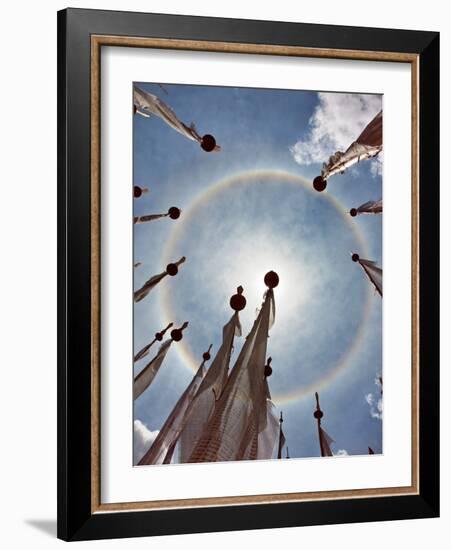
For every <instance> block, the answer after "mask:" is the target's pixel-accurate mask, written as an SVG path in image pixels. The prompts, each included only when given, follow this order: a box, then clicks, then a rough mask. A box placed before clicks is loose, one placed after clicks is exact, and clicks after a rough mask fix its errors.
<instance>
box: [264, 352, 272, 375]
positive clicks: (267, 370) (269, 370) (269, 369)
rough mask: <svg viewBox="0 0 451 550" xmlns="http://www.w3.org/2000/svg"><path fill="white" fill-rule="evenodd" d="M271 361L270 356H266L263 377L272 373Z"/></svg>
mask: <svg viewBox="0 0 451 550" xmlns="http://www.w3.org/2000/svg"><path fill="white" fill-rule="evenodd" d="M271 361H272V357H268V359H267V361H266V365H265V378H269V377H270V376H271V374H272V367H271Z"/></svg>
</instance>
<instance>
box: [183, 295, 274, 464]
mask: <svg viewBox="0 0 451 550" xmlns="http://www.w3.org/2000/svg"><path fill="white" fill-rule="evenodd" d="M274 310H275V308H274V293H273V290H272V289H269V290H268V291H267V292H266V294H265V298H264V302H263V305H262V307H261V309H260V312H259V314H258V316H257V319H256V320H255V322H254V325H253V327H252V330H251V332H250V333H249V334H248V336H247V338H246V341H245V343H244V345H243V347H242V349H241V351H240V354H239V356H238V358H237V360H236V363H235V365H234V367H233V369H232V371H231V373H230V376H229V378H228V380H227V383H226V385H225V388H224V390H223V392H222V394H221V396H220V397H219V400H218V401H217V403H216V406H215V409H214V411H213V414H212V416H211V418H210V420H209V421H208V423H207V425H206V426H205V429H204V430H203V432H202V434H201V436H200V437H199V440H198V441H197V443H196V445H195V447H194V450H193V452H192V454H191V456H190V458H189V462H217V461H227V460H251V459H255V458H257V457H258V455H259V453H258V445H259V435H260V434H261V433H262V432H263V431H264V430H265V429H266V428H267V425H268V406H267V399H269V397H270V396H269V390H268V384H267V380H266V378H265V376H264V371H265V362H266V348H267V339H268V331H269V329H270V327H271V326H272V322H273V320H274ZM276 433H277V432H276Z"/></svg>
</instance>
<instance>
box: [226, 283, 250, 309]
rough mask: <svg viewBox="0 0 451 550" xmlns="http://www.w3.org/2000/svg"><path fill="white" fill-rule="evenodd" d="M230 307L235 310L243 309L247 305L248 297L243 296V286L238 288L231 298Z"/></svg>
mask: <svg viewBox="0 0 451 550" xmlns="http://www.w3.org/2000/svg"><path fill="white" fill-rule="evenodd" d="M230 307H231V308H232V309H234V310H235V311H242V310H243V309H244V308H245V307H246V298H245V297H244V296H243V287H242V286H241V285H240V286H239V287H238V288H237V289H236V294H234V295H233V296H232V297H231V298H230Z"/></svg>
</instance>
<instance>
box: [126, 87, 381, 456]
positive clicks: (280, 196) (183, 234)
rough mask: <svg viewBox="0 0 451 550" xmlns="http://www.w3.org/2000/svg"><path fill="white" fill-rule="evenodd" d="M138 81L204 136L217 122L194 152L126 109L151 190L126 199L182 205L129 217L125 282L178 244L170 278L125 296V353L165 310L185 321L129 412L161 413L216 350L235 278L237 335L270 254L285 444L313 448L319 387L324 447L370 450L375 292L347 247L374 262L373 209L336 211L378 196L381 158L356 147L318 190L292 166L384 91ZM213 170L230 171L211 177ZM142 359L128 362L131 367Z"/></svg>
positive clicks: (357, 123)
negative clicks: (147, 219) (133, 221)
mask: <svg viewBox="0 0 451 550" xmlns="http://www.w3.org/2000/svg"><path fill="white" fill-rule="evenodd" d="M138 85H139V86H140V87H141V88H143V89H145V90H147V91H149V92H151V93H154V94H156V95H158V96H159V97H160V98H161V99H162V100H163V101H164V102H166V103H167V104H168V105H169V106H170V107H171V108H172V109H173V110H174V111H175V113H176V114H177V116H178V117H179V119H180V120H182V121H183V122H185V123H186V124H190V123H191V122H194V123H195V125H196V128H197V130H198V132H199V133H200V134H201V135H203V134H205V133H210V134H213V135H214V136H215V137H216V140H217V142H218V143H219V144H220V145H221V147H222V151H221V152H219V153H206V152H204V151H203V150H202V149H201V148H200V147H199V145H198V144H197V143H195V142H192V141H190V140H188V139H186V138H185V137H183V136H182V135H180V134H178V133H177V132H175V131H174V130H173V129H172V128H170V127H169V126H167V125H166V124H165V123H164V122H163V121H162V120H161V119H159V118H156V117H151V118H149V119H147V118H143V117H140V116H136V115H135V117H134V183H135V185H140V186H146V187H149V190H150V191H149V193H147V194H145V195H143V197H142V198H140V199H137V200H135V201H134V209H135V211H134V214H135V215H143V214H149V213H163V212H166V211H167V209H168V207H170V206H178V207H180V208H181V209H182V215H181V217H180V219H179V220H175V221H173V220H170V219H169V218H164V219H162V220H158V221H154V222H151V223H148V224H143V225H138V226H135V231H134V256H135V257H134V259H135V262H136V261H141V262H142V265H141V266H140V267H139V268H138V269H136V270H135V289H136V288H139V287H140V286H141V285H142V284H143V283H144V282H145V280H147V279H148V278H149V277H150V276H151V275H153V274H155V273H159V272H160V271H163V270H164V268H165V266H166V264H167V263H168V261H171V260H172V261H175V260H178V259H179V257H180V256H182V255H185V256H186V257H187V261H186V263H185V264H184V265H183V266H181V269H180V272H179V274H178V275H177V276H176V277H174V278H169V277H167V278H166V279H165V280H164V281H163V282H162V283H161V284H160V285H159V286H158V287H157V288H156V289H154V290H153V291H152V292H151V294H150V295H149V296H148V297H147V298H145V299H144V300H143V301H142V302H140V303H138V304H135V322H134V345H135V352H136V351H138V350H139V349H140V348H141V347H142V346H143V345H145V344H146V343H147V342H148V341H149V340H150V339H151V338H152V337H153V334H154V333H155V332H156V331H157V330H160V329H161V328H162V327H163V326H165V324H167V322H169V321H173V322H174V323H175V324H181V323H182V322H183V321H185V320H187V321H189V322H190V325H189V327H188V329H187V330H186V331H185V338H184V340H183V341H182V342H180V343H174V344H173V345H172V347H171V349H170V351H169V353H168V355H167V357H166V360H165V363H164V364H163V367H162V368H161V370H160V372H159V373H158V375H157V377H156V379H155V381H154V382H153V384H152V385H151V387H150V388H149V389H148V390H147V391H146V392H144V394H143V395H142V396H141V397H140V398H139V399H138V400H137V401H136V402H135V410H134V413H135V415H134V418H135V420H140V421H141V422H142V423H143V424H144V425H145V426H146V428H147V430H149V431H150V432H154V431H156V430H158V429H159V428H160V426H161V425H162V423H163V422H164V420H165V419H166V417H167V415H168V414H169V412H170V410H171V408H172V406H173V405H174V404H175V402H176V400H177V399H178V397H179V396H180V394H181V393H182V392H183V390H184V389H185V387H186V385H187V384H188V383H189V381H190V380H191V378H192V376H193V370H192V369H193V368H194V366H195V365H196V361H197V362H200V359H201V355H202V352H203V351H205V350H206V349H207V348H208V346H209V345H210V344H213V353H214V352H215V350H217V349H218V347H219V344H220V339H221V334H222V326H223V325H224V324H225V323H226V322H227V320H228V319H229V318H230V316H231V314H232V310H231V309H230V307H229V305H228V300H229V298H230V296H231V295H232V294H233V293H234V292H235V289H236V287H237V286H238V285H240V284H241V285H242V286H243V287H244V294H245V296H246V297H247V300H248V303H247V307H246V309H245V310H244V311H243V312H242V313H241V320H242V325H243V333H244V334H246V333H247V332H248V331H249V330H250V328H251V324H252V321H253V319H254V317H255V312H256V308H258V307H259V306H260V303H261V298H262V295H263V292H264V285H263V277H264V275H265V273H266V271H268V270H269V269H274V270H275V271H277V272H278V273H279V275H280V278H281V281H280V285H279V287H278V288H276V289H275V300H276V322H275V325H274V327H273V329H272V331H271V335H270V339H269V344H268V354H269V355H271V356H272V357H273V375H272V377H271V378H270V379H269V383H270V388H271V392H272V395H273V400H274V402H275V404H276V406H277V408H278V410H280V409H282V410H283V413H284V419H285V422H284V432H285V435H286V438H287V442H288V446H289V449H290V455H291V456H292V457H293V458H295V457H312V456H318V455H319V445H318V438H317V432H316V425H315V421H314V419H313V416H312V413H313V410H314V391H315V389H318V391H319V393H320V400H321V407H322V409H323V411H324V414H325V416H324V420H323V427H324V428H325V429H326V431H327V432H328V433H329V434H330V435H331V436H332V437H333V439H334V440H335V442H336V443H335V444H334V445H333V446H332V448H333V451H334V452H338V451H339V450H346V452H347V453H349V454H366V452H367V447H368V446H371V447H372V448H373V449H374V450H375V452H381V451H382V422H381V419H380V418H378V416H380V415H379V411H378V409H377V402H378V399H379V397H380V391H379V388H378V387H377V386H376V385H375V383H374V380H375V377H376V376H377V375H378V374H379V373H381V371H382V364H381V361H382V336H381V335H382V320H381V318H382V317H381V316H382V301H381V299H380V297H379V295H377V294H376V293H375V292H374V291H373V289H372V287H371V286H370V283H369V282H368V281H367V279H366V278H365V277H364V274H363V272H362V270H361V269H360V268H359V266H358V265H357V264H355V263H353V262H352V261H351V260H350V252H354V251H355V252H359V253H360V254H361V255H362V256H363V257H365V256H367V257H368V258H369V259H372V260H376V261H377V262H378V264H379V265H382V216H359V217H357V218H350V217H349V216H347V214H345V213H344V211H348V210H349V209H350V208H351V207H357V206H359V205H360V204H362V203H363V202H366V201H367V200H370V199H378V198H380V197H381V196H382V178H381V174H380V172H381V164H380V162H379V163H378V162H376V161H369V162H362V163H361V164H359V165H357V166H355V167H353V168H352V169H351V170H349V171H348V172H347V173H345V174H344V175H339V176H334V177H332V178H331V179H330V181H329V185H328V188H327V191H326V192H325V193H316V192H315V191H313V190H312V189H311V185H306V184H303V183H302V178H304V180H305V181H308V182H310V181H311V180H312V179H313V178H314V177H315V176H317V175H318V174H319V172H320V169H321V161H322V160H323V161H326V160H327V157H328V155H330V154H332V153H333V152H335V150H337V148H341V149H342V150H343V149H344V148H346V146H347V145H349V144H350V142H351V141H352V140H353V139H355V138H356V137H357V135H358V134H359V133H360V131H361V130H362V129H363V126H364V125H365V124H366V123H367V122H369V120H370V119H371V118H372V116H374V114H375V112H377V111H378V110H380V108H381V102H382V98H381V97H380V96H362V95H352V96H351V95H348V94H336V93H335V94H334V93H331V94H328V93H324V92H323V93H321V94H318V93H316V92H308V91H286V90H261V89H258V90H257V89H246V88H244V89H243V88H223V87H203V86H189V85H165V86H164V88H165V90H166V92H167V93H165V91H164V90H163V89H162V88H161V87H160V86H158V85H156V84H149V83H138ZM287 173H288V174H290V175H288V176H287ZM224 180H228V182H229V183H228V184H222V185H220V182H223V181H224ZM213 188H215V190H217V191H216V193H213V192H212V190H213ZM209 191H210V192H209ZM205 193H207V199H205V200H202V197H203V195H204V194H205ZM177 224H179V227H177ZM364 252H365V253H364ZM168 254H169V256H168ZM242 341H243V338H241V339H237V341H236V346H235V348H236V349H235V355H234V357H236V356H237V355H238V351H239V349H240V347H241V345H242ZM153 351H154V353H155V352H156V351H157V350H156V348H153ZM196 358H197V359H196ZM145 364H146V360H143V361H141V362H139V363H137V364H136V365H135V367H134V370H135V374H136V373H137V372H139V370H140V369H141V368H143V367H144V365H145ZM369 394H371V395H372V398H371V397H368V395H369ZM368 402H370V404H369V403H368ZM140 430H141V431H140V434H141V435H142V431H143V430H144V431H145V428H144V427H143V426H140ZM140 434H138V436H140ZM147 437H148V438H150V437H151V436H150V435H149V434H148V433H147Z"/></svg>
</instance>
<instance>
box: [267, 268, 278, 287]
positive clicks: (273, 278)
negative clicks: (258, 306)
mask: <svg viewBox="0 0 451 550" xmlns="http://www.w3.org/2000/svg"><path fill="white" fill-rule="evenodd" d="M264 281H265V285H266V286H267V287H268V288H276V286H277V285H278V284H279V276H278V275H277V273H276V272H275V271H268V273H267V274H266V275H265V279H264Z"/></svg>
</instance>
